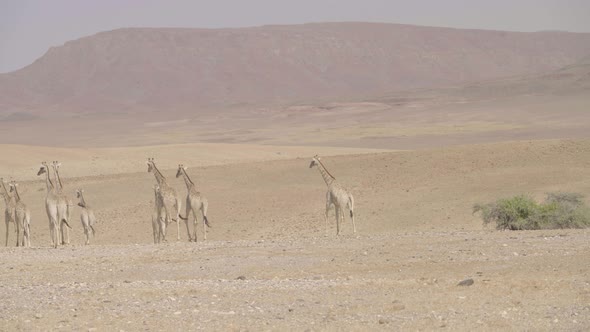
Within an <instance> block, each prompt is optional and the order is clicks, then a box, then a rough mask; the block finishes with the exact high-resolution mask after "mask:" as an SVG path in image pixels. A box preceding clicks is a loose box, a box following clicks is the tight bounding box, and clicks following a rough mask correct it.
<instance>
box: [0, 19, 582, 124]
mask: <svg viewBox="0 0 590 332" xmlns="http://www.w3.org/2000/svg"><path fill="white" fill-rule="evenodd" d="M589 54H590V33H570V32H555V31H551V32H505V31H494V30H477V29H456V28H437V27H423V26H414V25H403V24H389V23H362V22H344V23H342V22H339V23H337V22H331V23H308V24H302V25H271V26H260V27H248V28H223V29H200V28H121V29H116V30H111V31H104V32H99V33H97V34H95V35H92V36H87V37H82V38H79V39H76V40H73V41H69V42H66V43H64V44H63V45H62V46H56V47H52V48H50V49H49V50H48V51H47V52H46V54H44V55H43V56H42V57H41V58H39V59H37V60H36V61H35V62H33V63H32V64H31V65H29V66H26V67H24V68H22V69H20V70H17V71H14V72H10V73H5V74H0V113H4V114H6V113H9V112H18V111H21V110H26V111H27V112H41V113H42V112H51V111H56V110H59V111H61V112H73V113H77V112H82V113H83V112H98V111H102V110H105V109H108V110H109V111H122V110H125V111H128V110H133V111H140V112H141V111H144V110H151V111H157V110H161V109H167V110H185V111H186V110H191V109H195V108H224V107H230V106H234V105H250V104H260V103H266V104H269V103H279V104H280V103H290V102H294V101H301V100H306V99H317V98H326V99H334V98H340V97H346V96H366V95H371V94H374V95H378V94H382V93H387V92H390V91H400V90H404V89H414V88H433V87H441V86H448V85H454V84H463V83H468V82H476V81H481V80H488V79H495V78H501V77H505V76H511V75H531V74H538V73H543V72H547V71H551V70H557V69H559V68H561V67H565V66H567V65H570V64H573V63H575V62H576V61H578V60H579V59H582V58H584V57H586V56H588V55H589Z"/></svg>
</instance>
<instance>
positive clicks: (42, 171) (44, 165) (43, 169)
mask: <svg viewBox="0 0 590 332" xmlns="http://www.w3.org/2000/svg"><path fill="white" fill-rule="evenodd" d="M48 172H49V168H48V166H47V162H45V161H43V162H41V168H39V172H37V176H39V175H41V174H45V173H48Z"/></svg>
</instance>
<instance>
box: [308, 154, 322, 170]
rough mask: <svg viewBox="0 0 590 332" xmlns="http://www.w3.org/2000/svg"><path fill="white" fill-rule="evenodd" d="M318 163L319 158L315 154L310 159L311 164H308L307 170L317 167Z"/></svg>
mask: <svg viewBox="0 0 590 332" xmlns="http://www.w3.org/2000/svg"><path fill="white" fill-rule="evenodd" d="M319 163H320V156H318V155H317V154H316V155H315V156H313V158H312V159H311V163H310V164H309V168H312V167H314V166H317V165H318V164H319Z"/></svg>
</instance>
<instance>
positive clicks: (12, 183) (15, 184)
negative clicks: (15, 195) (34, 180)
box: [8, 181, 18, 192]
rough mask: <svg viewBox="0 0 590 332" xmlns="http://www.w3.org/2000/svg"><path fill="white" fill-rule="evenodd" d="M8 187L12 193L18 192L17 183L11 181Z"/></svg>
mask: <svg viewBox="0 0 590 332" xmlns="http://www.w3.org/2000/svg"><path fill="white" fill-rule="evenodd" d="M8 186H9V187H10V192H13V191H16V187H18V183H16V182H15V181H10V182H9V183H8Z"/></svg>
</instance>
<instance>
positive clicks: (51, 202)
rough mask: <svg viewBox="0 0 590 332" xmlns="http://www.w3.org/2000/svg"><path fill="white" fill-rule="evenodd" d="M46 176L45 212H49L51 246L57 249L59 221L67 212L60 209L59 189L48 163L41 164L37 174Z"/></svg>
mask: <svg viewBox="0 0 590 332" xmlns="http://www.w3.org/2000/svg"><path fill="white" fill-rule="evenodd" d="M41 174H45V185H46V186H47V195H46V196H45V211H46V212H47V218H48V219H49V234H50V237H51V246H53V247H54V248H57V246H58V243H59V242H60V234H59V232H58V220H62V219H63V216H64V212H65V210H64V209H63V208H59V207H58V205H59V204H58V201H59V197H58V195H57V189H56V188H55V186H54V185H53V182H51V178H50V176H49V166H47V162H45V161H43V162H41V168H39V171H38V172H37V176H39V175H41Z"/></svg>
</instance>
